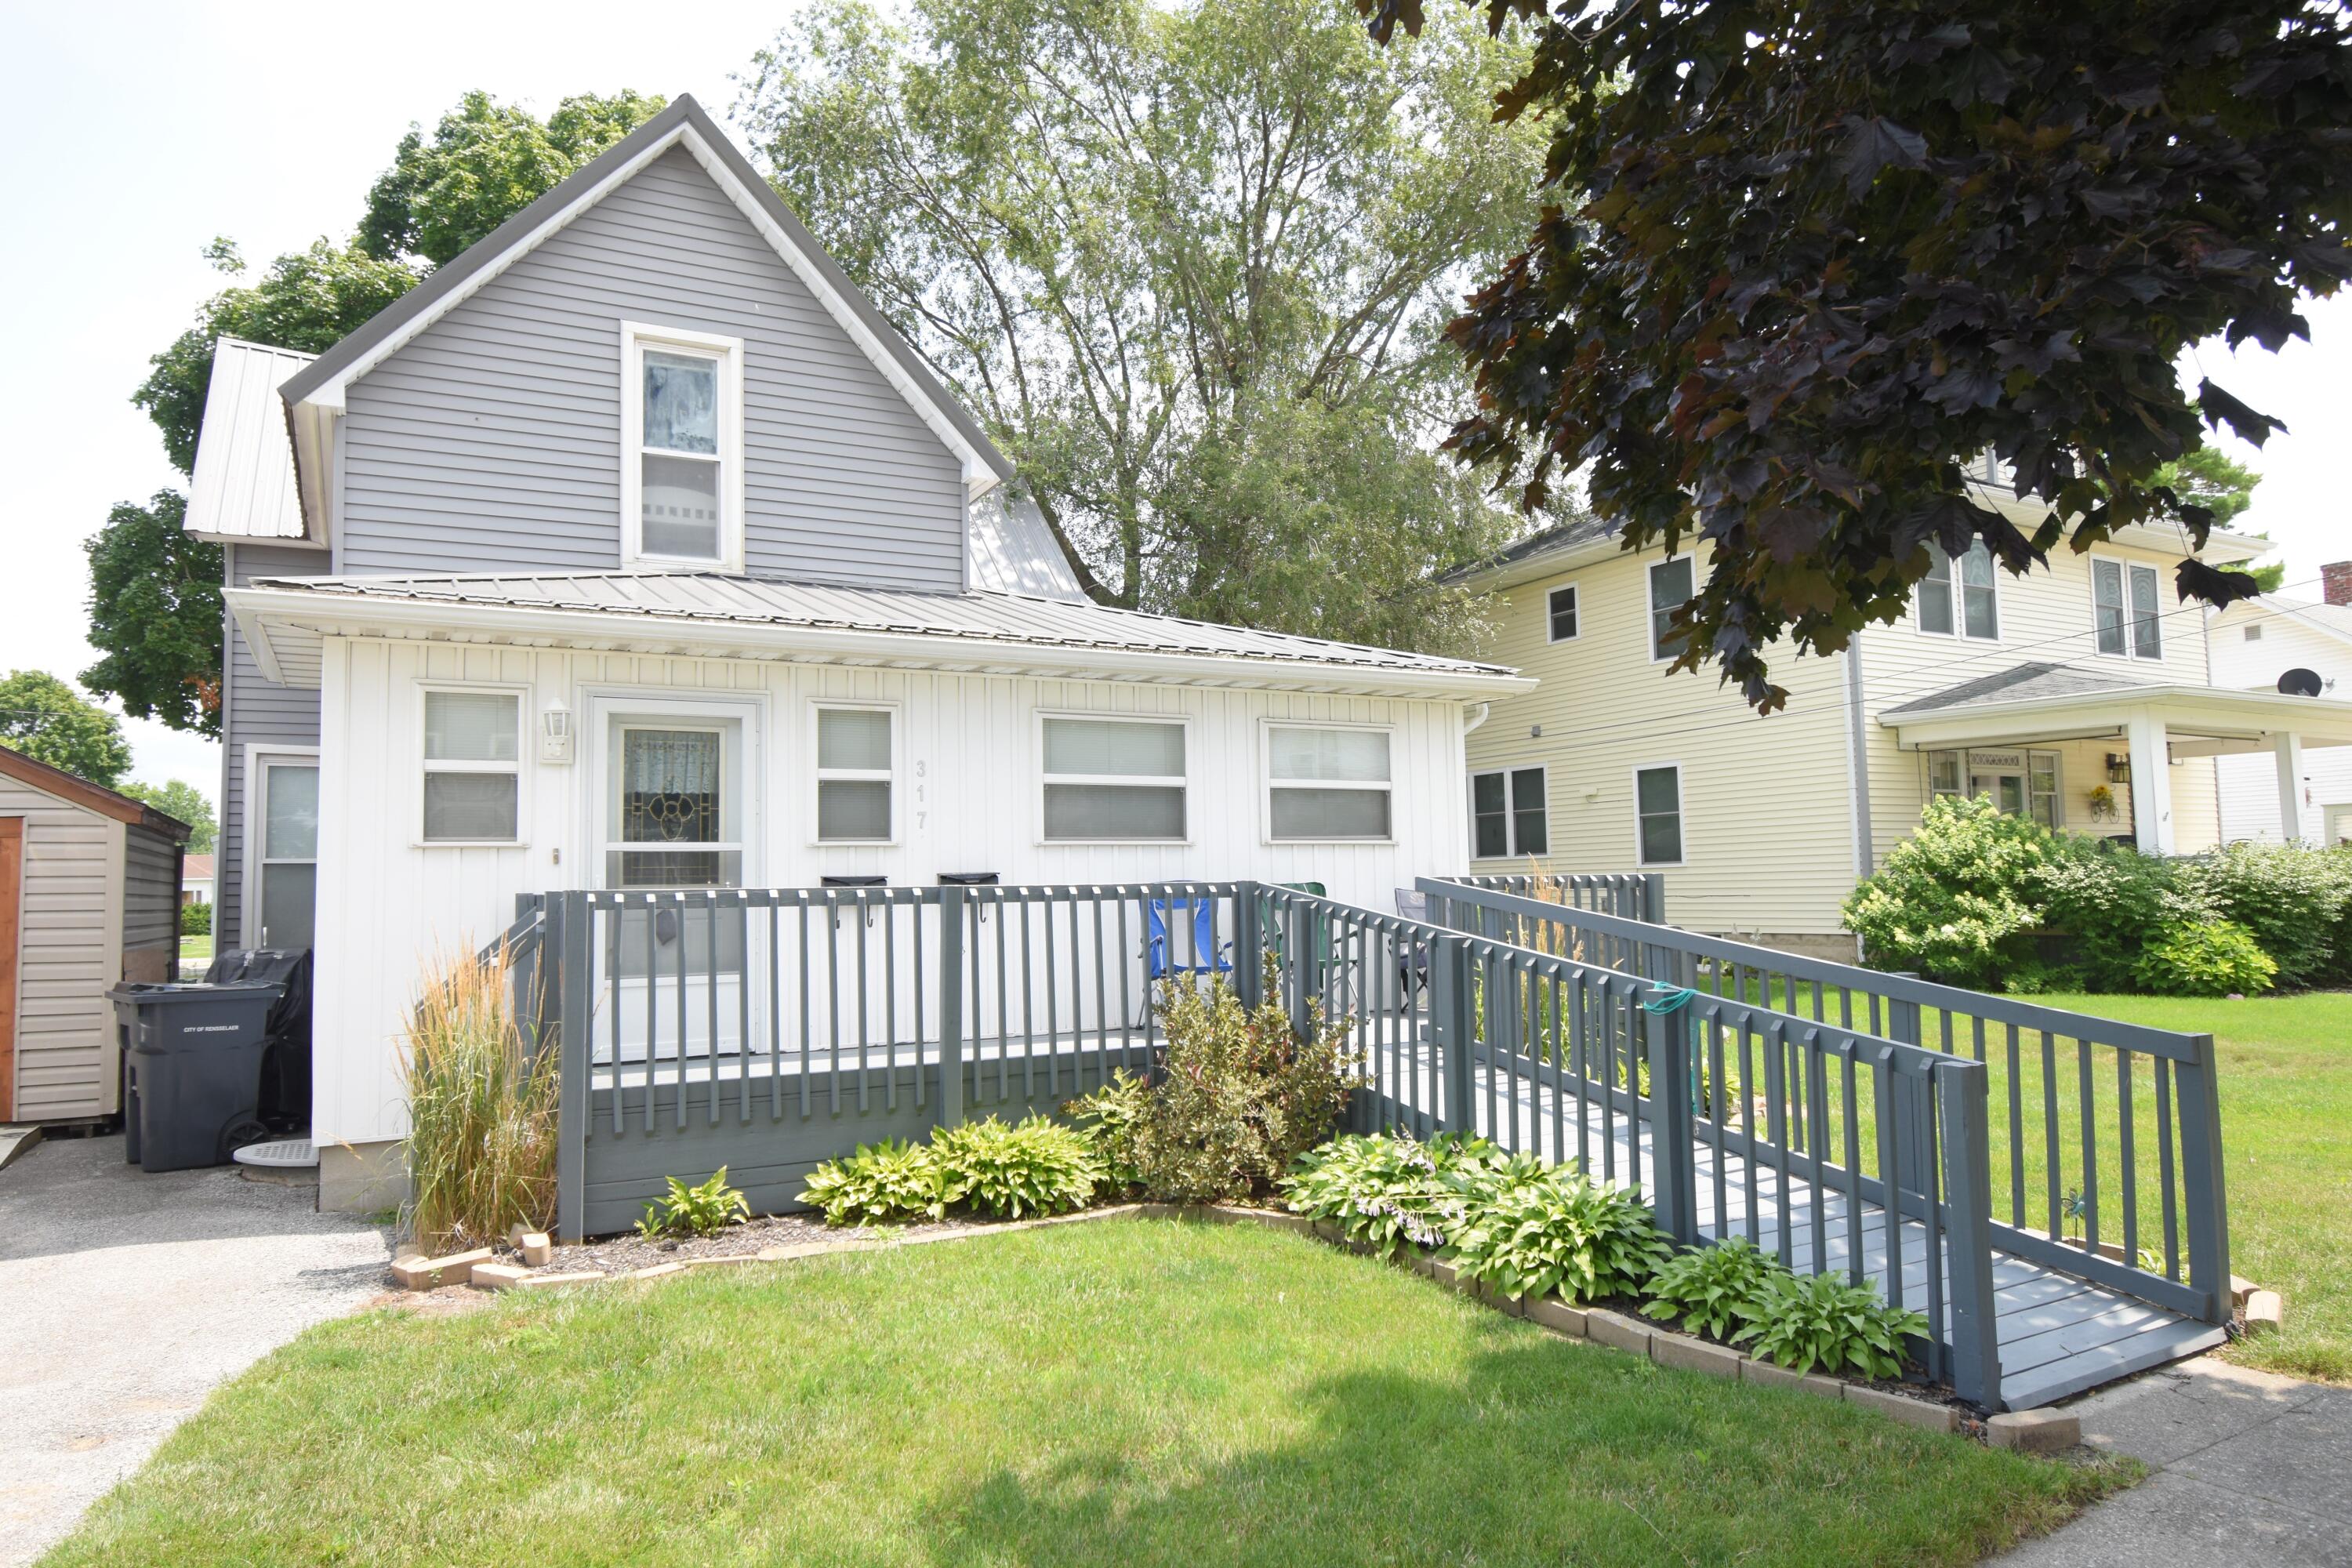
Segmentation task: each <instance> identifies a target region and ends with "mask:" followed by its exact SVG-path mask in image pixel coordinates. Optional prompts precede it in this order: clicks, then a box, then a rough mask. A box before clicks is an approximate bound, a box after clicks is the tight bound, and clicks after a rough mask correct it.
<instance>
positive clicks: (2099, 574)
mask: <svg viewBox="0 0 2352 1568" xmlns="http://www.w3.org/2000/svg"><path fill="white" fill-rule="evenodd" d="M2091 604H2092V609H2093V616H2094V619H2095V624H2096V626H2097V627H2098V646H2099V651H2100V652H2101V653H2112V654H2117V655H2124V654H2128V655H2129V656H2130V657H2131V658H2163V657H2164V634H2163V632H2162V630H2161V629H2160V626H2161V618H2160V617H2159V616H2158V612H2157V607H2156V606H2157V575H2156V568H2155V567H2153V566H2149V565H2146V564H2144V563H2140V562H2137V561H2116V560H2111V559H2108V558H2106V557H2104V556H2093V557H2092V559H2091Z"/></svg>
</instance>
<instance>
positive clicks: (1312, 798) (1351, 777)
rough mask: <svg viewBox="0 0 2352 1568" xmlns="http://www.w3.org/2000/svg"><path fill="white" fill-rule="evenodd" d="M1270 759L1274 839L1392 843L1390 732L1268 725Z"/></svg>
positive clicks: (1269, 821) (1269, 828) (1269, 819)
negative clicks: (1390, 840)
mask: <svg viewBox="0 0 2352 1568" xmlns="http://www.w3.org/2000/svg"><path fill="white" fill-rule="evenodd" d="M1265 751H1266V837H1268V838H1271V839H1275V840H1277V841H1279V840H1313V839H1331V838H1356V839H1386V838H1389V837H1393V835H1392V833H1391V781H1390V777H1389V732H1388V731H1386V730H1355V729H1326V728H1318V727H1310V726H1307V725H1297V724H1269V725H1267V726H1266V731H1265Z"/></svg>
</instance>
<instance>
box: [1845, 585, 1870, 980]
mask: <svg viewBox="0 0 2352 1568" xmlns="http://www.w3.org/2000/svg"><path fill="white" fill-rule="evenodd" d="M1864 707H1865V704H1864V701H1863V674H1862V634H1861V633H1860V632H1856V633H1854V634H1853V637H1851V638H1849V639H1848V640H1847V642H1846V645H1845V721H1846V728H1845V748H1846V750H1845V756H1846V786H1847V790H1848V795H1849V798H1848V801H1847V809H1848V810H1849V811H1850V812H1851V813H1852V815H1853V876H1854V880H1856V881H1860V880H1861V879H1864V877H1867V876H1869V875H1870V873H1871V871H1872V869H1873V868H1874V864H1875V862H1876V859H1877V856H1876V854H1875V852H1874V847H1873V846H1872V844H1871V841H1870V731H1869V730H1868V728H1867V727H1866V721H1865V716H1864ZM1853 947H1854V958H1855V962H1857V963H1859V962H1860V961H1861V957H1862V938H1861V937H1859V936H1857V937H1855V938H1854V939H1853Z"/></svg>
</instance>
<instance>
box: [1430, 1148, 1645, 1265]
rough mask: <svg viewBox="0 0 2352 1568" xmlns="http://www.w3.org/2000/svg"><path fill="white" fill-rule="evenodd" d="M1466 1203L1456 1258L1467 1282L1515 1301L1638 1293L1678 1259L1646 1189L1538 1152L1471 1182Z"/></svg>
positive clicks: (1452, 1250)
mask: <svg viewBox="0 0 2352 1568" xmlns="http://www.w3.org/2000/svg"><path fill="white" fill-rule="evenodd" d="M1464 1198H1465V1215H1464V1220H1463V1225H1462V1228H1461V1230H1460V1231H1459V1233H1458V1234H1456V1235H1455V1236H1454V1238H1453V1245H1452V1246H1451V1247H1449V1248H1448V1251H1447V1256H1448V1257H1449V1258H1452V1259H1453V1262H1454V1271H1455V1272H1456V1273H1457V1274H1459V1275H1460V1276H1461V1277H1462V1278H1463V1279H1472V1280H1476V1281H1478V1282H1480V1283H1482V1284H1485V1285H1486V1286H1488V1287H1489V1288H1490V1289H1494V1290H1496V1291H1497V1292H1498V1293H1500V1294H1502V1295H1505V1296H1523V1297H1542V1296H1549V1295H1551V1294H1553V1293H1555V1292H1557V1293H1558V1294H1559V1295H1560V1296H1562V1297H1564V1298H1566V1299H1567V1300H1577V1301H1592V1300H1600V1299H1601V1298H1603V1297H1607V1296H1623V1295H1631V1294H1633V1292H1635V1291H1637V1290H1639V1289H1641V1288H1642V1287H1643V1285H1644V1284H1645V1283H1647V1282H1648V1280H1649V1279H1650V1276H1651V1275H1653V1274H1654V1273H1655V1272H1656V1271H1657V1269H1658V1268H1659V1267H1660V1266H1661V1265H1663V1264H1664V1262H1665V1261H1666V1258H1667V1257H1668V1255H1669V1250H1670V1249H1669V1248H1668V1247H1667V1245H1666V1238H1665V1236H1664V1233H1662V1232H1661V1231H1660V1230H1659V1229H1658V1228H1657V1226H1656V1225H1655V1224H1654V1222H1653V1220H1652V1218H1651V1215H1650V1211H1649V1209H1648V1208H1647V1207H1646V1206H1644V1205H1643V1202H1642V1199H1641V1196H1640V1194H1638V1193H1636V1192H1634V1191H1633V1190H1632V1189H1631V1188H1627V1187H1622V1186H1618V1185H1615V1184H1600V1183H1596V1182H1592V1181H1590V1180H1588V1179H1586V1178H1585V1177H1584V1176H1583V1175H1581V1174H1580V1173H1578V1172H1575V1171H1573V1170H1570V1169H1569V1168H1568V1167H1566V1166H1550V1165H1546V1164H1544V1163H1542V1162H1540V1161H1538V1160H1536V1159H1533V1158H1531V1157H1529V1156H1528V1155H1524V1154H1515V1155H1513V1156H1511V1157H1510V1158H1509V1159H1508V1160H1507V1161H1505V1162H1503V1163H1501V1164H1500V1165H1498V1166H1497V1167H1496V1169H1494V1170H1491V1171H1488V1172H1486V1173H1481V1174H1480V1175H1479V1176H1478V1177H1477V1178H1476V1179H1475V1180H1474V1181H1472V1182H1469V1183H1467V1184H1465V1191H1464Z"/></svg>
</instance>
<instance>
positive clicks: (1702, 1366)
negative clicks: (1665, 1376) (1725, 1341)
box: [1650, 1330, 1748, 1379]
mask: <svg viewBox="0 0 2352 1568" xmlns="http://www.w3.org/2000/svg"><path fill="white" fill-rule="evenodd" d="M1650 1359H1651V1360H1652V1361H1654V1362H1656V1363H1658V1364H1659V1365H1660V1366H1672V1367H1680V1368H1681V1369H1682V1370H1683V1371H1685V1372H1703V1373H1706V1374H1707V1375H1708V1376H1709V1377H1727V1378H1734V1379H1736V1378H1738V1376H1739V1363H1741V1362H1744V1361H1746V1360H1747V1359H1748V1358H1747V1357H1746V1356H1744V1355H1742V1354H1740V1353H1739V1352H1738V1351H1736V1350H1733V1349H1732V1348H1731V1347H1730V1346H1729V1345H1718V1344H1711V1343H1709V1342H1706V1340H1696V1339H1693V1338H1691V1336H1690V1335H1688V1334H1669V1333H1663V1332H1659V1331H1655V1330H1653V1331H1651V1334H1650Z"/></svg>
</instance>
